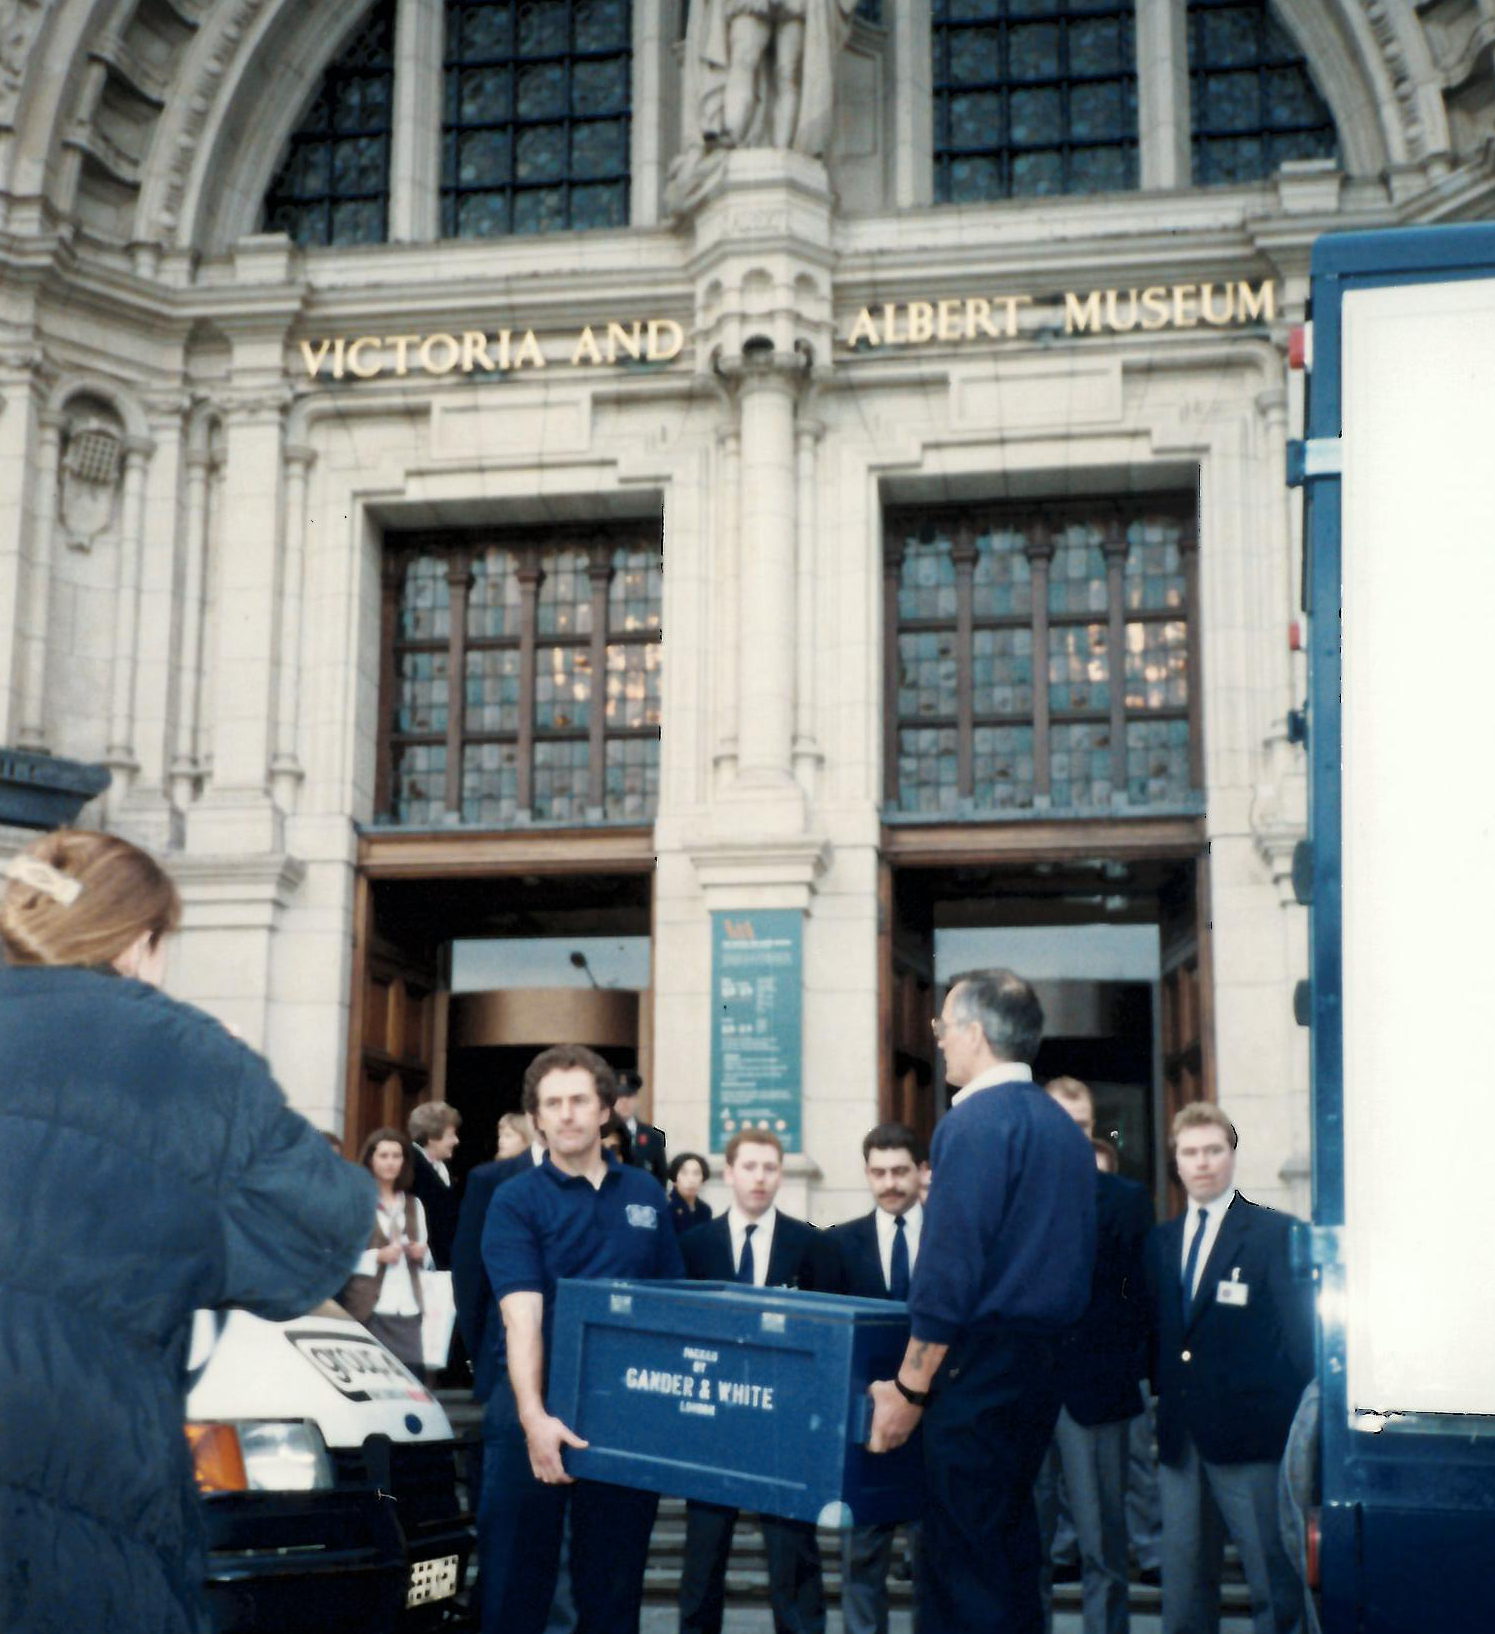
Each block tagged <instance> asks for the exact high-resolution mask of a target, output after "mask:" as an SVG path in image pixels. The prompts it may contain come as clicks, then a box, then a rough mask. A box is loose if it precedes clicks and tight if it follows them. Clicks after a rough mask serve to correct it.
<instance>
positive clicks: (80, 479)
mask: <svg viewBox="0 0 1495 1634" xmlns="http://www.w3.org/2000/svg"><path fill="white" fill-rule="evenodd" d="M124 453H125V439H124V436H123V434H122V433H121V431H120V428H119V426H118V425H117V424H116V423H115V422H114V421H113V420H110V419H106V418H105V417H104V416H103V415H102V414H98V413H95V412H93V411H91V410H87V409H85V410H82V411H80V412H79V413H77V414H75V415H72V416H70V417H69V420H68V427H67V438H66V442H65V443H64V445H63V451H62V469H61V478H62V483H61V488H62V492H61V510H62V537H63V539H64V541H65V542H66V544H67V547H68V549H69V550H92V549H93V546H94V543H95V541H96V540H98V539H99V538H100V537H101V536H102V535H103V534H105V533H107V532H108V531H109V530H110V529H111V528H112V527H113V526H114V524H115V522H116V521H117V520H118V517H119V502H120V490H121V477H122V473H123V463H124Z"/></svg>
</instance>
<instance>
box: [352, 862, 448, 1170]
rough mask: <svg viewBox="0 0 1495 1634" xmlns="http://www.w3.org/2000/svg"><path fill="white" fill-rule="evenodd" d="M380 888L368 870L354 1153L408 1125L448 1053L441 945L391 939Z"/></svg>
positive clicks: (356, 1032)
mask: <svg viewBox="0 0 1495 1634" xmlns="http://www.w3.org/2000/svg"><path fill="white" fill-rule="evenodd" d="M376 891H377V887H376V886H375V885H374V884H373V882H372V881H370V880H369V879H367V878H366V877H363V876H360V878H359V881H358V888H357V898H356V904H355V913H354V944H353V1003H352V1014H351V1016H350V1037H349V1047H348V1078H349V1082H348V1103H347V1113H346V1117H345V1140H346V1150H347V1152H348V1154H349V1156H352V1157H356V1156H357V1154H358V1149H359V1147H360V1146H361V1145H362V1143H363V1141H364V1140H365V1138H366V1137H367V1136H368V1135H369V1134H370V1133H371V1132H372V1131H373V1130H375V1129H379V1128H382V1127H386V1126H387V1127H389V1128H392V1129H404V1127H405V1123H406V1120H407V1119H408V1118H409V1116H410V1113H411V1111H412V1109H413V1108H414V1107H415V1106H416V1104H417V1103H418V1102H420V1101H423V1100H426V1099H428V1098H429V1097H430V1096H431V1094H432V1093H433V1089H434V1090H435V1092H436V1093H439V1092H440V1090H439V1086H434V1085H433V1073H434V1071H435V1070H436V1068H437V1067H438V1065H439V1060H440V1058H442V1057H444V1055H445V1039H444V1038H442V1037H441V1036H440V1033H441V1031H442V1025H441V1024H442V1022H443V1021H444V1011H445V1005H444V1002H443V1001H444V998H445V994H444V992H443V990H442V986H441V983H440V980H439V977H438V970H437V958H436V951H435V950H434V949H427V948H422V947H417V946H413V945H411V944H409V943H404V944H400V943H396V942H395V941H393V940H391V939H390V937H389V936H388V935H387V934H386V933H385V932H384V929H383V928H382V927H381V926H380V924H379V918H378V903H377V898H376Z"/></svg>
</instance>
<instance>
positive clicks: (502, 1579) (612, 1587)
mask: <svg viewBox="0 0 1495 1634" xmlns="http://www.w3.org/2000/svg"><path fill="white" fill-rule="evenodd" d="M493 1394H494V1398H495V1399H494V1400H493V1401H490V1402H489V1404H488V1412H487V1416H486V1418H485V1420H484V1424H483V1488H482V1497H481V1498H480V1499H479V1502H478V1585H479V1588H480V1590H481V1593H482V1601H483V1634H544V1629H545V1626H546V1621H547V1619H548V1617H549V1616H550V1608H551V1602H552V1601H553V1600H554V1598H555V1592H556V1579H557V1576H558V1573H559V1569H560V1560H561V1540H562V1535H563V1532H564V1529H565V1522H566V1514H567V1510H568V1508H569V1511H570V1516H571V1549H572V1556H571V1558H572V1559H573V1560H574V1561H576V1562H578V1563H579V1566H580V1569H578V1570H577V1571H576V1572H575V1573H574V1574H573V1576H572V1590H573V1593H574V1595H575V1598H576V1629H577V1634H637V1630H638V1626H639V1613H640V1610H641V1608H642V1605H643V1597H644V1566H645V1563H646V1561H647V1559H648V1555H649V1534H650V1533H651V1532H652V1531H653V1529H654V1512H655V1510H656V1509H657V1508H658V1507H659V1499H658V1497H657V1496H656V1494H654V1493H652V1492H634V1491H632V1490H631V1489H630V1488H628V1487H619V1486H610V1485H608V1484H606V1483H605V1482H602V1481H576V1482H573V1483H572V1484H571V1485H570V1486H546V1485H544V1484H543V1483H542V1482H540V1481H537V1480H536V1479H535V1478H534V1475H533V1474H532V1473H531V1472H530V1467H529V1452H528V1450H527V1449H526V1447H525V1443H524V1432H523V1431H522V1430H521V1429H520V1428H519V1424H518V1422H517V1420H516V1419H515V1417H514V1407H513V1398H512V1396H509V1393H508V1391H507V1390H506V1389H505V1390H503V1391H502V1395H500V1389H499V1388H495V1390H494V1393H493ZM504 1397H508V1400H507V1401H505V1400H504V1399H503V1398H504Z"/></svg>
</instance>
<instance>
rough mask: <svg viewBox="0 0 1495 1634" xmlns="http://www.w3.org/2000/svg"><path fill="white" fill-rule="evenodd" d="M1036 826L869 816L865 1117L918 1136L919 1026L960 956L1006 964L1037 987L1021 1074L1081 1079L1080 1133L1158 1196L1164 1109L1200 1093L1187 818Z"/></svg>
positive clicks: (1205, 974) (944, 1095)
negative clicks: (876, 1093) (1034, 1037)
mask: <svg viewBox="0 0 1495 1634" xmlns="http://www.w3.org/2000/svg"><path fill="white" fill-rule="evenodd" d="M1035 827H1036V825H1035ZM1044 827H1045V828H1046V829H1047V832H1046V833H1043V834H1042V835H1040V834H1039V833H1037V832H1032V833H1028V834H1022V833H1016V832H1014V831H1013V829H1011V828H998V827H996V826H995V825H993V826H992V827H991V828H989V829H988V828H984V827H979V826H976V825H971V826H970V827H967V826H965V825H961V826H960V827H959V828H957V827H956V826H955V825H951V826H950V827H948V828H939V829H936V828H932V827H920V828H917V829H915V828H912V827H908V828H894V827H890V828H889V829H887V830H885V833H884V845H883V865H882V880H881V891H882V900H881V904H880V910H881V911H880V914H879V925H880V928H881V935H882V950H881V952H882V959H881V964H882V995H881V997H882V1021H883V1026H882V1050H883V1060H882V1073H881V1084H882V1100H881V1109H880V1110H881V1115H882V1116H883V1117H888V1118H898V1119H901V1120H902V1121H905V1122H907V1123H910V1124H912V1125H913V1126H914V1127H915V1128H916V1129H918V1130H919V1131H920V1132H921V1133H923V1134H924V1135H925V1136H926V1137H927V1136H928V1135H929V1134H930V1132H931V1131H932V1130H933V1127H934V1123H935V1121H936V1120H937V1118H938V1117H939V1115H940V1113H941V1112H943V1110H944V1109H945V1107H946V1106H947V1105H948V1103H949V1095H950V1093H951V1089H950V1086H947V1085H946V1084H945V1083H944V1080H943V1076H942V1062H941V1059H940V1056H939V1054H938V1052H937V1051H936V1049H935V1047H934V1039H933V1034H932V1031H931V1026H930V1023H931V1021H932V1020H933V1018H934V1017H935V1016H936V1015H938V1014H939V1010H940V1007H941V1005H942V1004H943V1002H944V997H945V994H946V992H947V991H948V989H949V987H950V985H951V983H952V981H953V980H954V978H955V977H957V976H958V975H959V974H960V973H961V972H962V971H964V970H972V969H981V968H986V967H990V966H994V965H1005V966H1008V967H1010V968H1012V969H1014V970H1016V971H1017V972H1018V973H1019V974H1020V975H1022V976H1024V977H1026V978H1027V979H1028V980H1030V981H1032V983H1033V984H1034V986H1035V988H1036V989H1037V991H1038V994H1039V997H1040V999H1041V1000H1042V1002H1043V1007H1044V1014H1045V1022H1046V1026H1045V1037H1044V1044H1043V1048H1042V1049H1041V1051H1040V1053H1039V1057H1038V1060H1037V1061H1036V1062H1035V1063H1034V1075H1035V1077H1036V1078H1037V1079H1038V1080H1039V1081H1040V1082H1046V1081H1047V1080H1048V1079H1050V1078H1054V1077H1058V1076H1060V1075H1068V1076H1071V1077H1075V1078H1079V1079H1081V1080H1082V1081H1083V1082H1084V1083H1086V1084H1087V1085H1088V1086H1089V1087H1090V1089H1091V1091H1092V1094H1093V1096H1094V1099H1095V1103H1096V1134H1097V1135H1099V1136H1100V1137H1101V1138H1103V1139H1105V1140H1108V1141H1109V1142H1110V1143H1111V1144H1112V1145H1113V1146H1114V1147H1115V1148H1116V1151H1117V1155H1118V1160H1119V1164H1120V1170H1121V1172H1122V1173H1123V1174H1125V1175H1127V1176H1129V1177H1130V1178H1132V1179H1135V1180H1138V1181H1141V1182H1142V1183H1143V1184H1145V1185H1146V1186H1147V1187H1148V1189H1149V1191H1150V1192H1151V1193H1152V1195H1153V1197H1154V1200H1155V1202H1156V1204H1157V1206H1158V1208H1159V1210H1160V1211H1163V1210H1168V1209H1171V1207H1172V1205H1173V1204H1174V1202H1176V1197H1175V1194H1174V1192H1173V1189H1172V1188H1173V1182H1172V1180H1171V1165H1169V1163H1168V1162H1167V1154H1166V1150H1165V1144H1166V1137H1167V1130H1168V1126H1169V1123H1170V1122H1171V1120H1172V1117H1173V1114H1174V1113H1175V1112H1176V1111H1177V1109H1178V1108H1179V1107H1180V1106H1182V1105H1183V1104H1184V1103H1185V1102H1187V1101H1191V1100H1199V1099H1204V1098H1210V1097H1212V1096H1213V1092H1214V1091H1213V1082H1214V1065H1213V1040H1212V1032H1211V1016H1210V1003H1209V991H1210V989H1209V909H1208V894H1209V880H1208V863H1207V855H1206V852H1205V850H1204V847H1203V843H1202V833H1200V832H1199V830H1200V829H1201V828H1202V825H1199V824H1196V823H1195V822H1193V821H1192V820H1188V819H1178V820H1168V821H1160V822H1148V821H1145V820H1144V821H1141V822H1138V823H1136V824H1103V825H1099V824H1098V825H1090V824H1075V825H1062V826H1061V825H1057V824H1056V825H1051V826H1050V825H1044ZM1087 842H1088V843H1087Z"/></svg>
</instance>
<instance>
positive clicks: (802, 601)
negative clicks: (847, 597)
mask: <svg viewBox="0 0 1495 1634" xmlns="http://www.w3.org/2000/svg"><path fill="white" fill-rule="evenodd" d="M824 431H825V427H824V426H823V425H821V424H820V422H819V421H818V420H804V419H802V420H801V421H800V422H799V427H798V430H797V432H796V434H795V444H796V450H797V456H798V462H799V466H798V472H797V482H798V488H799V492H798V496H797V500H798V514H797V517H796V527H795V534H796V555H797V557H798V564H797V579H798V593H797V597H796V599H797V602H798V619H797V624H796V636H797V640H796V647H797V651H796V656H795V690H794V775H795V776H796V777H797V778H798V779H799V783H800V787H801V788H803V789H804V791H805V794H806V795H807V796H808V797H809V798H811V799H813V798H814V796H815V792H816V790H815V775H816V772H817V771H818V770H819V767H820V760H821V756H820V746H819V743H818V741H817V739H816V732H815V654H816V648H815V626H816V611H815V574H816V569H817V567H818V566H819V558H820V556H821V554H822V553H821V551H820V549H819V543H820V541H819V537H818V535H819V511H818V507H817V505H816V494H817V484H816V481H815V465H816V453H815V451H816V448H817V446H818V444H819V442H820V439H821V436H822V435H823V433H824Z"/></svg>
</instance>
